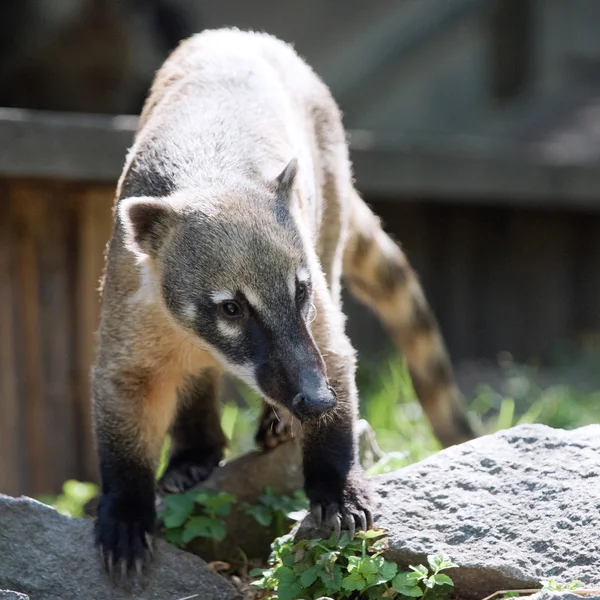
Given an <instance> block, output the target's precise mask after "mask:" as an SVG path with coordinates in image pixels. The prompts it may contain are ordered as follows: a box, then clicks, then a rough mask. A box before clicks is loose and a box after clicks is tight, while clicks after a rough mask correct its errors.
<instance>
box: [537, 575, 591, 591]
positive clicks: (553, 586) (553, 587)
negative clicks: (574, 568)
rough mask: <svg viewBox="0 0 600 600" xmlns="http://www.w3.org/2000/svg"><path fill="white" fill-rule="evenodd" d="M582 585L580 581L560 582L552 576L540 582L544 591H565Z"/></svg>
mask: <svg viewBox="0 0 600 600" xmlns="http://www.w3.org/2000/svg"><path fill="white" fill-rule="evenodd" d="M581 587H583V583H581V581H570V582H569V583H561V582H560V581H557V580H556V579H555V578H554V577H550V578H549V579H548V580H547V581H543V582H542V590H543V591H545V592H567V591H570V590H577V589H580V588H581Z"/></svg>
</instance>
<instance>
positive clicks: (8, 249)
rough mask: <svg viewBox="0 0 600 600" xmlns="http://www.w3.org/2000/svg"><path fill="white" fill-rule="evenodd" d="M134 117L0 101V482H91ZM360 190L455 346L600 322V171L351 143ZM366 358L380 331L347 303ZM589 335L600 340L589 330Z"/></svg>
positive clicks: (495, 346)
mask: <svg viewBox="0 0 600 600" xmlns="http://www.w3.org/2000/svg"><path fill="white" fill-rule="evenodd" d="M134 126H135V122H134V121H129V120H128V119H127V118H124V117H117V118H109V117H105V118H100V117H91V116H82V115H71V116H68V117H67V116H61V115H45V114H39V113H22V112H21V111H3V110H2V109H0V492H3V493H9V494H13V495H16V494H23V493H24V494H28V495H38V494H42V493H46V492H58V491H59V490H60V487H61V484H62V482H63V481H64V480H65V479H67V478H78V479H83V480H96V464H95V456H94V449H93V442H92V435H91V422H90V394H89V374H90V367H91V364H92V360H93V353H94V332H95V329H96V325H97V316H98V308H99V296H98V292H97V289H98V282H99V278H100V275H101V271H102V268H103V260H104V248H105V245H106V242H107V240H108V238H109V234H110V229H111V224H112V211H111V208H112V202H113V195H114V188H115V183H116V180H117V178H118V176H119V173H120V171H121V168H122V165H123V161H124V158H125V152H126V149H127V146H128V145H129V144H130V143H131V139H132V135H133V127H134ZM353 159H354V163H355V171H356V177H357V183H358V187H359V189H361V191H362V192H363V193H364V195H365V197H366V199H367V201H369V202H371V203H372V204H373V206H374V208H375V210H376V211H377V212H379V213H380V214H381V215H382V216H383V218H384V222H385V224H386V227H387V229H388V230H390V231H392V232H393V233H394V234H395V236H396V238H397V239H399V240H400V241H401V242H402V244H403V246H404V247H405V250H406V252H407V254H408V256H409V258H410V259H411V261H412V262H413V263H414V265H415V266H416V268H417V270H418V271H419V273H420V275H421V277H422V280H423V283H424V286H425V289H426V292H427V295H428V296H429V298H430V300H431V302H432V304H433V306H434V309H435V310H436V312H437V314H438V317H439V320H440V323H441V326H442V330H443V332H444V334H445V336H446V338H447V341H448V345H449V347H450V350H451V353H452V354H453V357H454V358H465V357H468V358H481V357H494V355H495V353H497V352H498V351H500V350H508V351H511V352H513V353H514V354H515V355H516V356H517V357H518V358H527V357H529V356H532V355H533V356H536V355H537V356H539V355H542V356H543V355H545V354H547V353H548V352H549V351H550V350H551V348H552V346H553V344H555V343H557V342H560V341H564V340H567V341H568V340H573V339H577V337H578V336H581V335H582V334H589V335H591V336H592V338H593V336H594V335H596V334H597V333H598V332H599V331H600V210H599V209H600V169H598V168H597V167H596V166H594V165H586V166H573V165H570V166H568V167H566V168H557V167H556V166H554V165H551V164H544V163H543V162H542V163H540V162H539V161H536V160H533V159H532V158H531V157H527V156H525V157H524V156H522V155H519V154H518V153H517V152H509V153H503V154H501V155H500V156H497V155H495V154H494V153H492V152H488V153H481V154H480V153H477V154H473V153H472V152H471V153H461V152H460V148H458V147H457V148H454V147H451V148H450V149H448V148H447V147H446V148H445V149H441V150H438V149H437V148H429V149H427V151H424V150H423V149H420V150H419V149H415V148H414V147H412V146H410V145H408V146H407V147H405V148H398V149H378V148H376V147H363V148H354V149H353ZM346 306H347V309H348V311H349V315H350V318H349V322H348V329H349V333H350V336H351V338H352V340H353V341H354V343H355V345H356V346H357V347H358V349H359V353H361V354H362V355H363V356H364V355H365V354H366V355H369V354H370V355H371V356H374V355H376V354H377V352H378V350H379V349H381V347H382V341H383V340H384V339H385V337H384V336H383V335H382V333H381V330H380V328H379V326H378V324H377V322H376V320H375V319H374V318H373V317H372V316H371V315H370V314H369V313H368V312H367V311H365V310H364V309H363V308H359V307H357V305H356V304H355V303H352V302H350V301H348V302H347V304H346ZM596 339H597V338H596Z"/></svg>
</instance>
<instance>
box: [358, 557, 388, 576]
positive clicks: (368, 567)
mask: <svg viewBox="0 0 600 600" xmlns="http://www.w3.org/2000/svg"><path fill="white" fill-rule="evenodd" d="M377 558H380V559H381V561H380V562H381V563H383V558H381V557H380V556H379V557H375V558H371V557H370V556H368V557H366V558H365V559H363V560H361V561H360V566H359V571H360V573H361V574H362V575H375V573H377V572H378V571H379V567H380V566H381V564H377Z"/></svg>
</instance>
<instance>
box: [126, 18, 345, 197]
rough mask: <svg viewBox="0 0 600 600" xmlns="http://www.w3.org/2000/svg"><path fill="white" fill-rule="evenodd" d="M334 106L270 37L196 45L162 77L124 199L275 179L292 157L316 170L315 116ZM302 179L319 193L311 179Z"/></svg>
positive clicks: (215, 36) (237, 36)
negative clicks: (319, 108) (319, 109)
mask: <svg viewBox="0 0 600 600" xmlns="http://www.w3.org/2000/svg"><path fill="white" fill-rule="evenodd" d="M332 102H333V101H332V98H331V95H330V93H329V91H328V90H327V88H326V87H325V86H324V85H323V83H322V82H321V80H320V79H319V78H318V77H317V76H316V75H315V74H314V72H313V71H312V70H311V69H310V67H309V66H308V65H307V64H306V63H305V62H304V61H302V60H301V59H300V58H299V57H298V56H297V54H296V53H295V52H294V51H293V50H292V48H291V47H290V46H288V45H287V44H285V43H284V42H282V41H281V40H278V39H277V38H274V37H273V36H270V35H268V34H263V33H255V32H246V31H238V30H235V29H220V30H210V31H206V32H203V33H200V34H198V35H195V36H193V37H191V38H190V39H188V40H186V41H184V42H182V43H181V45H180V46H179V47H178V48H177V49H176V50H175V51H174V52H173V54H172V55H171V56H170V57H169V59H168V60H167V61H166V62H165V63H164V65H163V66H162V67H161V69H160V70H159V71H158V72H157V74H156V77H155V80H154V82H153V85H152V88H151V92H150V95H149V98H148V100H147V102H146V104H145V106H144V109H143V111H142V115H141V118H140V129H139V133H138V136H137V139H136V143H135V145H134V147H133V148H132V150H131V153H130V156H131V157H134V161H133V164H132V165H131V168H130V169H129V171H128V172H126V173H125V177H124V179H123V182H122V184H121V188H120V194H119V196H120V197H125V196H130V195H141V194H142V193H148V192H150V191H152V192H154V193H156V190H152V189H151V188H152V185H154V184H156V185H157V186H158V188H159V190H158V191H161V192H164V191H172V190H174V189H181V188H183V187H192V186H198V185H200V186H201V185H202V184H204V183H212V182H215V181H218V182H219V185H222V186H223V187H226V186H227V185H228V183H229V180H230V179H231V177H232V174H235V175H236V176H242V175H243V176H246V177H247V178H256V177H259V176H260V177H265V178H267V179H269V178H272V177H274V176H276V175H277V174H278V173H279V172H280V171H281V169H279V165H281V168H283V167H284V166H285V164H286V163H287V160H286V159H287V157H288V156H292V155H293V156H295V157H296V158H297V159H298V161H299V163H300V164H301V165H307V164H313V163H314V160H313V158H314V157H313V156H312V153H311V152H310V150H312V149H315V143H316V142H315V133H314V125H313V116H312V114H311V113H312V109H313V106H315V105H316V104H323V103H325V104H330V103H332ZM298 153H300V155H298ZM144 163H145V164H144ZM273 165H276V168H274V167H273ZM150 167H151V168H152V169H153V173H154V174H155V175H154V174H153V177H154V181H152V179H151V180H150V182H148V180H147V177H146V176H147V175H148V172H149V170H150ZM257 171H258V172H257ZM138 173H143V175H144V177H138V176H137V174H138ZM300 176H301V177H303V178H304V180H303V181H302V185H303V186H307V187H309V188H310V189H311V190H314V188H315V184H314V178H313V177H312V175H311V171H310V169H308V168H306V167H305V168H304V169H303V170H302V172H301V173H300ZM223 177H225V178H226V179H225V180H224V179H223ZM159 178H160V181H159ZM140 180H141V181H140ZM232 183H235V182H232ZM140 186H142V187H140Z"/></svg>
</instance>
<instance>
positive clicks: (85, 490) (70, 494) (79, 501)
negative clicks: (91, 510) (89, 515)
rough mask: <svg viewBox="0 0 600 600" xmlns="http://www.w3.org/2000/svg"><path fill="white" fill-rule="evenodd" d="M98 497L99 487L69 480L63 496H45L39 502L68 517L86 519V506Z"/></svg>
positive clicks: (65, 483) (63, 489) (65, 485)
mask: <svg viewBox="0 0 600 600" xmlns="http://www.w3.org/2000/svg"><path fill="white" fill-rule="evenodd" d="M97 495H98V486H97V485H96V484H94V483H87V482H83V481H76V480H74V479H69V480H68V481H65V482H64V483H63V486H62V494H59V495H57V496H54V495H51V494H45V495H43V496H40V497H39V498H38V500H39V501H40V502H43V503H44V504H48V505H50V506H52V507H53V508H55V509H56V510H57V511H58V512H59V513H61V514H63V515H67V516H68V517H84V516H85V512H84V506H85V504H86V503H87V502H89V501H90V500H91V499H92V498H94V497H95V496H97Z"/></svg>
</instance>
